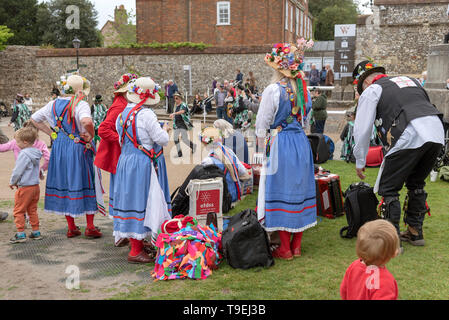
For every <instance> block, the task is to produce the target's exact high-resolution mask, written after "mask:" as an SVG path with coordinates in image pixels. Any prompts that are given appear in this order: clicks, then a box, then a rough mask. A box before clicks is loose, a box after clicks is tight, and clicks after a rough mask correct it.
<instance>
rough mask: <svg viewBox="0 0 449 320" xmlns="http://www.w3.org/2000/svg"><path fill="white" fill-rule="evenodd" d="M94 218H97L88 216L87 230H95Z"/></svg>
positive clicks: (92, 215) (91, 215)
mask: <svg viewBox="0 0 449 320" xmlns="http://www.w3.org/2000/svg"><path fill="white" fill-rule="evenodd" d="M94 217H95V215H94V214H86V221H87V226H86V228H87V229H95V226H94Z"/></svg>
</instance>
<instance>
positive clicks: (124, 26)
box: [100, 5, 136, 47]
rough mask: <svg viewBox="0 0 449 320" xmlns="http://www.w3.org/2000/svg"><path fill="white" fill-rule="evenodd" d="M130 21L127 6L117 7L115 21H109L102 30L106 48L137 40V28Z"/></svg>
mask: <svg viewBox="0 0 449 320" xmlns="http://www.w3.org/2000/svg"><path fill="white" fill-rule="evenodd" d="M128 19H129V16H128V12H127V11H126V8H125V6H124V5H120V6H119V7H117V6H116V7H115V10H114V20H113V21H111V20H108V21H107V22H106V23H105V24H104V26H103V27H102V28H101V30H100V32H101V34H102V36H103V46H104V47H109V46H113V45H117V44H120V43H122V42H126V41H129V42H133V41H135V40H136V30H135V29H136V26H135V25H134V26H133V25H130V24H129V23H128Z"/></svg>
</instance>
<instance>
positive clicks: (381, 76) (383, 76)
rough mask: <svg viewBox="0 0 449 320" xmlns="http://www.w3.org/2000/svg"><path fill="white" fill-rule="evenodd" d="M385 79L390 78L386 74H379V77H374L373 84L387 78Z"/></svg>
mask: <svg viewBox="0 0 449 320" xmlns="http://www.w3.org/2000/svg"><path fill="white" fill-rule="evenodd" d="M385 77H388V76H387V75H386V74H379V75H377V76H375V77H374V79H373V82H372V83H374V82H376V81H377V80H379V79H382V78H385Z"/></svg>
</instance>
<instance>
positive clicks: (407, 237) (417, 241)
mask: <svg viewBox="0 0 449 320" xmlns="http://www.w3.org/2000/svg"><path fill="white" fill-rule="evenodd" d="M410 228H411V227H410V226H409V227H408V228H407V230H406V231H403V232H401V235H400V237H399V238H400V240H401V241H406V242H408V243H410V244H411V245H413V246H424V245H425V242H424V237H423V234H422V232H416V231H415V230H414V229H413V231H415V232H412V231H410ZM414 233H418V234H414Z"/></svg>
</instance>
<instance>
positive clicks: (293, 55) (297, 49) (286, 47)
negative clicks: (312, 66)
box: [265, 38, 314, 78]
mask: <svg viewBox="0 0 449 320" xmlns="http://www.w3.org/2000/svg"><path fill="white" fill-rule="evenodd" d="M313 45H314V42H313V40H309V41H307V40H306V39H304V38H301V39H298V41H297V43H296V46H295V45H292V44H290V43H277V44H275V45H274V47H273V48H272V49H271V53H267V54H266V56H265V62H267V63H268V64H269V65H270V66H271V67H272V68H274V69H276V70H278V71H280V72H281V73H283V74H284V75H285V76H287V77H289V78H299V77H303V76H304V75H303V74H302V72H301V71H302V69H303V68H304V52H305V51H306V50H309V49H311V48H312V47H313Z"/></svg>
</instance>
